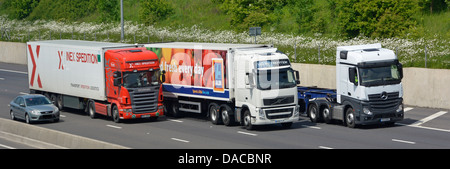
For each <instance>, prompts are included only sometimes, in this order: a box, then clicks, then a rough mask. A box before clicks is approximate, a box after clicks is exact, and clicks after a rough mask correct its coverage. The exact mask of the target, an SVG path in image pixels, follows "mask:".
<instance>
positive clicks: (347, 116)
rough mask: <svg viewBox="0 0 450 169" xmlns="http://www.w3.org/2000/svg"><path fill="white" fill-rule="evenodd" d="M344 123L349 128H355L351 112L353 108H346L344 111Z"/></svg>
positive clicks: (353, 116)
mask: <svg viewBox="0 0 450 169" xmlns="http://www.w3.org/2000/svg"><path fill="white" fill-rule="evenodd" d="M345 124H347V127H349V128H355V126H356V125H355V114H354V112H353V108H348V109H347V111H346V112H345Z"/></svg>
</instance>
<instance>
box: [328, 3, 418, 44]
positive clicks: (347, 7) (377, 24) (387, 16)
mask: <svg viewBox="0 0 450 169" xmlns="http://www.w3.org/2000/svg"><path fill="white" fill-rule="evenodd" d="M335 3H336V13H337V14H336V16H337V19H338V21H339V22H338V23H339V28H340V32H341V33H343V35H344V36H346V37H350V38H351V37H356V36H359V35H361V34H362V35H364V36H368V37H394V36H400V35H402V34H403V33H405V32H406V31H407V30H408V29H410V28H412V27H414V26H415V25H416V24H417V23H416V22H415V20H414V19H413V17H412V16H413V14H414V13H416V12H418V11H419V9H420V8H419V6H418V4H417V2H416V1H415V0H336V1H335Z"/></svg>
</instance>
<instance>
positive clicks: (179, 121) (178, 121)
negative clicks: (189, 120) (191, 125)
mask: <svg viewBox="0 0 450 169" xmlns="http://www.w3.org/2000/svg"><path fill="white" fill-rule="evenodd" d="M169 121H172V122H177V123H183V121H181V120H174V119H169Z"/></svg>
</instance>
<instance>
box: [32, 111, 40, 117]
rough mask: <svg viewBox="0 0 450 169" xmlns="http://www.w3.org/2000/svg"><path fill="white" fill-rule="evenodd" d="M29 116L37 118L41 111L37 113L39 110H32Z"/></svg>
mask: <svg viewBox="0 0 450 169" xmlns="http://www.w3.org/2000/svg"><path fill="white" fill-rule="evenodd" d="M31 114H33V115H37V116H38V115H41V111H39V110H32V111H31Z"/></svg>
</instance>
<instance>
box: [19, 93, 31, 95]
mask: <svg viewBox="0 0 450 169" xmlns="http://www.w3.org/2000/svg"><path fill="white" fill-rule="evenodd" d="M19 94H21V95H28V94H29V93H25V92H19Z"/></svg>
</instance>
